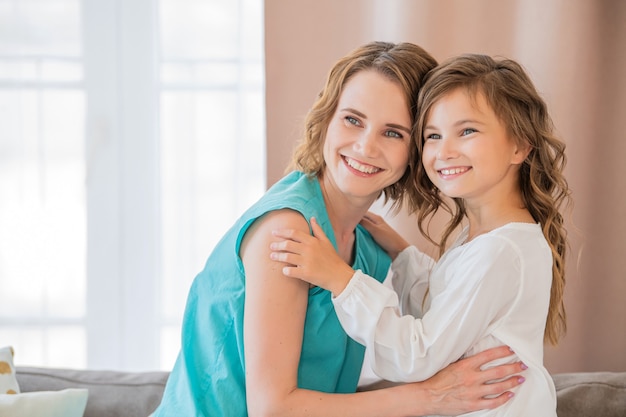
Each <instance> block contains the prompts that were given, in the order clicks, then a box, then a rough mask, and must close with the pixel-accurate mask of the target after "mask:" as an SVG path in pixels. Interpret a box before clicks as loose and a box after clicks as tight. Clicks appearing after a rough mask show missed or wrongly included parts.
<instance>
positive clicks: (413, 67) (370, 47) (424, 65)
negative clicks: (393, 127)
mask: <svg viewBox="0 0 626 417" xmlns="http://www.w3.org/2000/svg"><path fill="white" fill-rule="evenodd" d="M436 65H437V61H436V60H435V59H434V58H433V57H432V56H431V55H430V54H429V53H428V52H426V51H425V50H424V49H422V48H421V47H419V46H417V45H414V44H412V43H408V42H403V43H390V42H370V43H367V44H365V45H363V46H361V47H359V48H357V49H355V50H353V51H352V52H351V53H349V54H348V55H346V56H345V57H343V58H341V59H340V60H339V61H337V62H336V63H335V65H334V66H333V68H332V69H331V70H330V72H329V73H328V76H327V78H326V83H325V85H324V88H323V89H322V91H321V92H320V93H319V95H318V98H317V100H316V101H315V103H314V104H313V107H312V108H311V109H310V110H309V112H308V114H307V116H306V119H305V124H304V135H303V138H302V139H301V141H300V142H299V144H298V146H297V147H296V149H295V151H294V154H293V157H292V160H291V163H290V164H289V166H288V167H287V171H291V170H294V169H296V170H300V171H303V172H304V173H306V174H307V175H309V176H322V175H323V173H324V170H325V168H326V163H325V161H324V155H323V147H324V140H325V138H326V131H327V129H328V125H329V124H330V121H331V119H332V117H333V115H334V114H335V111H336V109H337V104H338V102H339V98H340V97H341V94H342V92H343V88H344V86H345V85H346V83H347V82H348V80H350V78H351V77H353V76H354V75H355V74H356V73H358V72H359V71H364V70H374V71H377V72H378V73H380V74H382V75H384V76H385V77H387V78H388V79H389V80H391V81H393V82H396V83H398V84H399V85H400V86H401V87H402V89H403V91H404V94H405V98H406V102H407V103H408V104H409V106H410V108H409V112H410V114H411V123H412V124H414V122H415V118H414V117H415V116H414V115H415V114H417V97H418V93H419V89H420V88H421V86H422V83H423V80H424V78H425V76H426V74H427V73H428V71H430V70H431V69H432V68H434V67H435V66H436ZM409 149H410V151H409V152H410V154H409V161H410V163H409V164H413V163H414V161H416V160H417V155H416V153H417V149H416V148H415V147H414V146H410V147H409ZM410 171H411V168H409V169H407V170H406V171H405V173H404V175H403V176H402V178H400V180H399V181H398V182H396V183H395V184H392V185H390V186H388V187H387V188H385V189H384V190H383V191H382V192H383V193H384V195H385V202H387V201H388V200H390V199H391V200H393V201H394V205H395V206H396V207H399V206H401V205H402V201H403V199H404V195H405V190H406V188H407V184H408V183H409V180H410V174H409V173H410Z"/></svg>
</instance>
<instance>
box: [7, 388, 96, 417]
mask: <svg viewBox="0 0 626 417" xmlns="http://www.w3.org/2000/svg"><path fill="white" fill-rule="evenodd" d="M88 395H89V393H88V391H87V390H86V389H84V388H68V389H64V390H61V391H36V392H23V393H21V394H14V395H0V417H40V416H45V417H82V416H83V413H84V411H85V405H86V404H87V396H88Z"/></svg>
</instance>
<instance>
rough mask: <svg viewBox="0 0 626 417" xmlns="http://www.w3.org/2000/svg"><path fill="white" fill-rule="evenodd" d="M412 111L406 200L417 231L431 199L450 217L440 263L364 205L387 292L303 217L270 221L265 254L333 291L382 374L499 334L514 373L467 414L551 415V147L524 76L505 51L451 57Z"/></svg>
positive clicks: (555, 334) (556, 245)
mask: <svg viewBox="0 0 626 417" xmlns="http://www.w3.org/2000/svg"><path fill="white" fill-rule="evenodd" d="M418 108H419V109H420V115H419V116H418V121H417V131H416V133H417V134H416V138H417V148H418V150H419V154H420V155H421V164H417V166H416V167H415V168H416V171H415V173H414V184H413V185H414V187H413V190H412V195H411V198H410V200H411V205H412V209H414V210H415V211H417V214H418V224H419V227H420V230H421V231H422V232H424V230H425V229H426V228H427V225H425V223H426V222H427V220H428V219H429V217H430V215H432V214H433V213H435V212H436V211H437V210H438V209H439V208H444V209H445V210H447V211H449V212H450V213H451V215H452V218H451V221H450V222H449V224H448V226H447V228H446V229H445V231H444V233H443V238H442V240H441V242H440V249H441V252H442V256H441V258H440V259H439V261H438V262H436V263H435V262H434V261H433V260H432V259H431V258H429V257H428V256H426V255H424V254H422V253H419V252H418V251H417V249H415V248H414V247H408V248H407V246H408V244H407V243H406V241H404V240H403V239H402V238H401V237H400V236H399V235H397V233H395V232H394V231H393V230H392V229H391V228H390V227H389V226H388V225H387V224H386V223H384V222H383V221H382V219H381V218H380V217H377V216H373V215H369V216H366V218H365V219H364V220H363V222H362V224H363V225H364V226H365V227H366V228H367V229H368V230H369V231H370V232H371V233H372V235H373V237H374V238H375V239H376V241H377V242H378V243H379V244H381V246H383V247H384V248H385V250H387V252H388V253H389V254H390V256H391V257H392V258H393V259H394V262H393V264H392V270H393V272H394V274H395V277H394V279H393V283H394V288H395V290H396V292H394V291H392V290H390V289H389V288H387V287H385V286H384V285H383V284H381V283H379V282H377V281H375V280H374V279H371V278H370V277H368V276H366V275H365V274H363V273H362V272H361V271H357V272H354V271H353V270H351V269H350V268H349V267H347V265H345V264H344V263H342V262H340V260H339V259H338V258H337V257H336V255H334V251H333V250H332V245H331V244H330V242H329V241H328V240H327V239H326V237H325V236H324V235H323V232H322V231H321V230H320V228H319V226H318V225H317V224H316V223H315V222H314V221H312V231H313V233H314V236H310V235H308V234H306V233H302V232H295V231H293V230H279V231H276V232H275V235H276V236H278V237H280V238H283V239H285V240H283V241H280V242H275V243H273V244H272V245H271V249H272V250H273V251H274V252H273V253H272V254H271V258H272V259H274V260H278V261H281V262H286V263H287V264H288V265H287V266H284V267H283V273H284V274H285V275H287V276H290V277H296V278H300V279H302V280H305V281H308V282H310V283H312V284H314V285H317V286H320V287H322V288H326V289H328V290H330V291H331V292H332V293H333V303H334V305H335V310H336V312H337V316H338V317H339V320H340V322H341V324H342V325H343V327H344V329H345V330H346V332H347V333H348V334H349V335H350V336H351V337H353V338H355V340H357V341H359V342H360V343H363V344H364V345H365V346H366V347H367V353H366V355H367V356H368V359H369V361H370V363H371V365H372V367H373V369H374V371H375V372H376V373H377V374H378V375H379V376H380V377H381V378H384V379H387V380H391V381H415V380H423V379H425V378H428V377H430V376H431V375H433V374H434V373H436V372H437V371H438V370H439V369H441V368H442V367H444V366H446V365H448V364H450V363H452V362H454V361H456V360H458V359H459V358H462V357H465V356H468V355H472V354H474V353H476V352H480V351H482V350H485V349H487V348H490V347H493V346H499V345H502V344H505V345H508V346H510V347H511V348H512V350H513V351H514V352H515V353H516V355H517V357H518V359H521V361H523V362H524V363H525V364H526V365H527V366H528V369H527V370H526V371H525V373H524V376H525V378H526V382H525V383H524V386H523V387H521V388H519V389H517V391H516V396H515V398H513V400H511V401H509V402H508V403H507V404H506V405H504V406H503V407H500V408H498V409H495V410H489V411H484V412H478V413H476V414H472V415H481V416H487V415H488V416H507V417H512V416H530V415H536V416H556V395H555V390H554V385H553V382H552V379H551V377H550V375H549V374H548V371H547V370H546V369H545V368H544V366H543V342H544V339H545V340H546V341H548V342H551V343H553V344H554V343H556V342H557V340H558V339H559V336H561V334H562V333H563V332H564V330H565V310H564V306H563V289H564V284H565V279H564V256H565V251H566V232H565V229H564V226H563V218H562V215H561V214H560V212H559V210H560V208H561V206H562V205H563V204H564V203H568V202H569V194H570V192H569V189H568V186H567V182H566V180H565V178H564V176H563V167H564V164H565V156H564V144H563V143H562V142H560V141H559V140H558V139H557V138H556V137H555V136H554V133H553V125H552V121H551V119H550V117H549V115H548V112H547V109H546V105H545V103H544V101H543V100H542V99H541V97H540V96H539V94H538V93H537V91H536V90H535V88H534V86H533V84H532V82H531V80H530V79H529V77H528V76H527V75H526V74H525V72H524V70H523V69H522V67H521V66H520V65H519V64H517V63H516V62H514V61H511V60H499V61H497V60H494V59H492V58H490V57H487V56H483V55H464V56H459V57H456V58H453V59H451V60H449V61H447V62H446V63H444V64H441V65H440V66H439V67H438V68H437V69H436V70H434V72H432V73H431V75H430V76H429V78H428V79H427V81H426V83H425V85H424V87H423V89H422V91H421V92H420V98H419V103H418ZM443 196H446V197H448V198H449V200H448V201H452V202H453V203H454V208H453V207H450V206H449V205H448V204H447V203H446V200H444V197H443ZM461 224H465V227H464V228H463V230H462V232H461V233H460V235H459V236H458V237H457V238H456V240H455V241H454V243H453V244H452V245H451V246H450V247H449V249H447V250H445V252H444V249H445V248H446V247H447V242H448V239H449V238H450V236H451V234H452V233H453V231H454V230H455V229H456V228H457V227H458V226H459V225H461ZM396 293H397V294H396ZM397 295H399V296H400V299H401V300H400V301H399V300H398V296H397ZM422 310H423V312H422ZM401 314H407V315H404V316H402V315H401ZM408 314H410V315H408Z"/></svg>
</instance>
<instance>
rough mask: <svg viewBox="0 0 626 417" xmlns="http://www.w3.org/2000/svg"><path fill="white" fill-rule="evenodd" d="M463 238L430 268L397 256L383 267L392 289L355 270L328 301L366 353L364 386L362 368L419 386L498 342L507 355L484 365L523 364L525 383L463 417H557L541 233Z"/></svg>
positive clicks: (515, 227) (511, 231) (509, 230)
mask: <svg viewBox="0 0 626 417" xmlns="http://www.w3.org/2000/svg"><path fill="white" fill-rule="evenodd" d="M466 239H467V230H465V231H464V232H463V233H462V234H461V236H460V237H459V239H457V241H456V242H455V244H454V245H453V246H452V247H451V249H449V250H448V251H447V252H446V253H445V254H444V256H443V257H442V258H441V259H440V260H439V262H437V263H435V262H434V261H433V260H432V258H429V257H428V256H427V255H425V254H423V253H421V252H419V251H418V250H417V249H416V248H415V247H409V248H407V249H405V250H404V251H403V252H402V253H401V254H400V255H398V257H397V258H396V259H395V260H394V262H393V263H392V266H391V272H392V277H391V283H392V286H393V288H394V289H393V290H392V289H391V288H389V286H388V285H385V284H381V283H379V282H378V281H376V280H375V279H373V278H371V277H369V276H367V275H365V274H363V273H362V272H360V271H356V272H355V274H354V276H353V277H352V279H351V281H350V283H349V284H348V286H347V287H346V288H345V290H344V291H343V292H342V293H341V294H339V296H337V297H335V298H334V299H333V303H334V305H335V310H336V312H337V316H338V317H339V320H340V322H341V324H342V326H343V327H344V329H345V330H346V332H347V333H348V334H349V335H350V336H351V337H352V338H354V339H355V340H357V341H358V342H360V343H362V344H364V345H365V346H366V361H365V365H364V366H365V369H364V372H363V376H364V379H365V377H366V376H367V369H366V368H367V366H371V367H372V369H373V371H374V372H375V373H376V374H377V375H378V376H379V377H380V378H382V379H385V380H389V381H395V382H411V381H422V380H425V379H427V378H429V377H431V376H432V375H434V374H435V373H437V372H438V371H439V370H441V369H442V368H444V367H445V366H447V365H449V364H450V363H452V362H455V361H457V360H458V359H460V358H463V357H466V356H471V355H473V354H475V353H478V352H481V351H483V350H485V349H487V348H490V347H496V346H501V345H503V344H506V345H508V346H510V347H511V348H512V349H513V351H514V352H515V354H516V355H515V356H512V357H510V358H506V359H505V360H501V361H498V362H493V363H491V364H489V366H495V365H497V364H500V363H504V362H514V361H517V360H522V361H523V362H524V363H525V364H526V365H527V366H528V369H527V370H526V371H524V373H523V376H524V377H525V378H526V382H524V383H523V384H522V385H521V386H519V387H518V388H516V389H514V392H515V396H514V397H513V398H512V399H511V400H509V401H508V402H507V403H506V404H505V405H504V406H502V407H499V408H497V409H495V410H486V411H481V412H477V413H470V414H467V415H471V416H507V417H514V416H550V417H554V416H556V392H555V389H554V383H553V381H552V378H551V376H550V374H549V373H548V371H547V370H546V369H545V367H544V366H543V336H544V328H545V323H546V317H547V312H548V307H549V303H550V287H551V284H552V253H551V251H550V247H549V246H548V244H547V242H546V240H545V238H544V236H543V233H542V231H541V227H540V226H539V225H537V224H529V223H510V224H507V225H505V226H503V227H500V228H498V229H495V230H493V231H491V232H489V233H485V234H483V235H480V236H477V237H476V238H474V239H473V240H472V241H470V242H468V243H463V242H464V241H465V240H466ZM427 289H428V294H427V295H426V298H424V297H425V294H426V290H427ZM394 290H395V291H394ZM422 306H423V309H422ZM422 310H423V311H422ZM362 382H371V380H370V381H362Z"/></svg>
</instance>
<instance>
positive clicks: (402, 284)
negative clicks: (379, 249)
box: [391, 246, 435, 317]
mask: <svg viewBox="0 0 626 417" xmlns="http://www.w3.org/2000/svg"><path fill="white" fill-rule="evenodd" d="M434 266H435V260H434V259H433V258H431V257H430V256H428V255H426V254H425V253H423V252H420V251H419V250H418V249H417V248H416V247H415V246H408V247H407V248H406V249H404V250H403V251H402V252H400V253H399V254H398V256H396V259H394V261H393V262H392V263H391V285H392V288H393V289H394V291H395V292H396V294H398V297H399V298H400V300H399V307H400V313H401V314H409V315H411V316H413V317H422V315H423V312H422V306H423V305H424V297H425V295H426V291H427V290H428V277H429V276H430V271H431V269H432V268H433V267H434Z"/></svg>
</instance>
